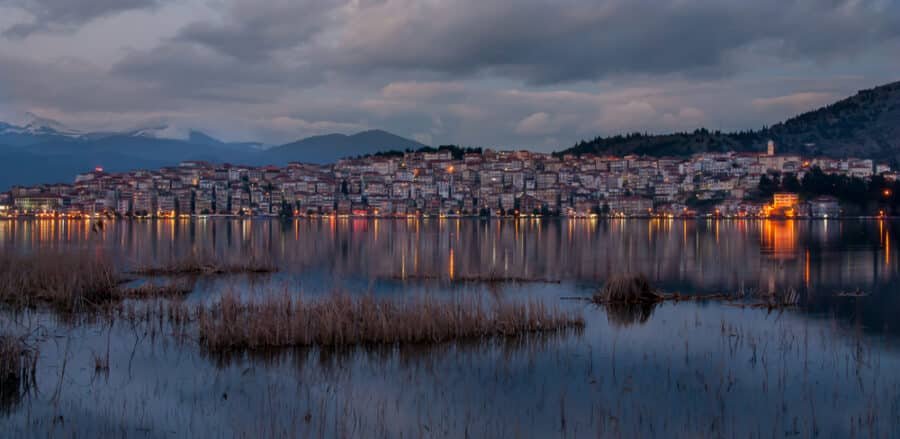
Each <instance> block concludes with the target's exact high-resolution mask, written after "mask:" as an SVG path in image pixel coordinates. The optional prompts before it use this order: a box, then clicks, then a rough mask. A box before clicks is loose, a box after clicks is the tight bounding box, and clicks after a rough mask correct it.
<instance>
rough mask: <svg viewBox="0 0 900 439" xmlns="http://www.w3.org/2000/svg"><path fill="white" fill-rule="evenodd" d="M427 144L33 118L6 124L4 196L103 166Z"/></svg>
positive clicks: (1, 132)
mask: <svg viewBox="0 0 900 439" xmlns="http://www.w3.org/2000/svg"><path fill="white" fill-rule="evenodd" d="M423 146H425V145H422V144H420V143H418V142H415V141H412V140H409V139H405V138H403V137H400V136H396V135H394V134H391V133H388V132H386V131H379V130H373V131H365V132H361V133H358V134H354V135H352V136H347V135H343V134H329V135H324V136H316V137H310V138H307V139H303V140H300V141H298V142H294V143H291V144H288V145H282V146H279V147H274V148H270V149H263V144H262V143H253V142H224V141H222V140H219V139H216V138H215V137H212V136H210V135H208V134H205V133H203V132H200V131H197V130H190V129H180V128H176V127H173V126H171V125H168V124H159V125H152V126H148V127H141V128H135V129H132V130H127V131H122V132H81V131H77V130H74V129H71V128H69V127H66V126H65V125H63V124H61V123H59V122H56V121H52V120H49V119H45V118H41V117H38V116H33V117H32V120H31V121H30V122H28V123H27V124H26V125H24V126H17V125H13V124H9V123H6V122H0V191H2V190H6V189H7V188H9V187H10V186H11V185H23V184H37V183H56V182H66V183H68V182H71V181H73V180H74V178H75V175H76V174H79V173H81V172H85V171H87V170H90V169H93V168H94V167H97V166H100V167H103V168H104V169H106V170H108V171H110V172H122V171H129V170H132V169H154V168H159V167H162V166H172V165H176V164H178V163H179V162H181V161H185V160H203V161H209V162H217V163H240V164H247V165H265V164H273V165H285V164H287V163H288V162H292V161H302V162H308V163H328V162H333V161H336V160H338V159H341V158H345V157H350V156H359V155H365V154H372V153H376V152H379V151H386V150H406V149H409V148H412V149H419V148H421V147H423Z"/></svg>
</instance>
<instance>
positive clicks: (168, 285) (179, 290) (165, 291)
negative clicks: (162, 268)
mask: <svg viewBox="0 0 900 439" xmlns="http://www.w3.org/2000/svg"><path fill="white" fill-rule="evenodd" d="M192 291H194V282H193V281H190V280H187V279H181V280H176V281H170V282H165V283H158V282H156V281H149V282H145V283H143V284H141V285H139V286H136V287H131V288H122V289H120V290H119V294H120V295H121V296H122V297H123V298H126V299H138V300H141V299H154V298H170V299H171V298H178V297H183V296H186V295H188V294H190V293H191V292H192Z"/></svg>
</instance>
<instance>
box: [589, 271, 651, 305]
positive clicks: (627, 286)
mask: <svg viewBox="0 0 900 439" xmlns="http://www.w3.org/2000/svg"><path fill="white" fill-rule="evenodd" d="M664 299H665V297H664V296H663V295H662V294H659V293H658V292H656V290H655V289H654V288H653V286H652V285H651V284H650V280H649V279H647V276H644V275H643V274H637V275H619V276H613V277H611V278H610V279H609V280H608V281H606V284H605V285H604V286H603V288H601V289H600V290H598V291H597V292H596V293H594V296H593V298H592V300H593V301H594V302H595V303H602V304H643V303H656V302H661V301H663V300H664Z"/></svg>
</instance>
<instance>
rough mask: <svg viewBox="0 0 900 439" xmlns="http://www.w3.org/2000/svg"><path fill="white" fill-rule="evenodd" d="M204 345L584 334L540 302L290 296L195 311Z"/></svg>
mask: <svg viewBox="0 0 900 439" xmlns="http://www.w3.org/2000/svg"><path fill="white" fill-rule="evenodd" d="M197 316H198V321H199V334H200V341H201V344H202V345H203V346H204V347H205V348H207V349H209V350H210V351H212V352H227V351H230V350H239V349H264V348H277V347H289V346H330V347H337V346H351V345H359V344H396V343H404V344H406V343H441V342H446V341H451V340H459V339H482V338H487V337H509V336H518V335H523V334H527V333H540V332H552V331H560V330H565V329H568V328H580V327H582V326H583V325H584V320H583V318H582V317H581V316H579V315H574V314H569V313H564V312H561V311H560V310H558V309H556V308H550V307H547V306H546V305H544V304H543V303H541V302H538V301H532V302H527V303H500V304H497V305H494V306H485V305H482V304H481V303H480V302H478V301H476V300H457V301H453V302H443V301H437V300H433V299H415V300H411V301H406V302H396V301H392V300H385V299H378V298H375V297H372V296H363V297H351V296H349V295H345V294H334V295H331V296H329V297H326V298H322V299H318V300H313V301H303V300H297V299H295V298H292V297H291V296H290V295H288V294H283V295H280V296H274V297H269V298H266V299H262V300H257V301H249V302H241V301H240V300H239V299H238V298H237V297H236V296H235V295H233V294H226V295H224V296H223V297H222V299H221V300H220V301H218V302H217V303H215V304H213V305H212V306H211V307H209V308H206V307H202V306H201V307H200V308H199V309H198V311H197Z"/></svg>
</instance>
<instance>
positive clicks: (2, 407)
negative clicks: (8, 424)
mask: <svg viewBox="0 0 900 439" xmlns="http://www.w3.org/2000/svg"><path fill="white" fill-rule="evenodd" d="M36 366H37V352H35V351H34V350H33V349H31V348H30V347H28V346H27V345H26V343H25V340H24V339H22V338H20V337H15V336H12V335H6V334H0V411H6V410H7V409H8V408H10V407H12V406H13V405H15V404H16V403H17V402H18V401H19V400H20V399H21V398H22V395H23V394H24V393H25V392H27V391H28V389H30V388H31V386H32V384H33V383H34V377H35V369H36Z"/></svg>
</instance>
